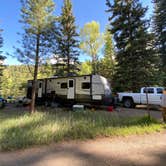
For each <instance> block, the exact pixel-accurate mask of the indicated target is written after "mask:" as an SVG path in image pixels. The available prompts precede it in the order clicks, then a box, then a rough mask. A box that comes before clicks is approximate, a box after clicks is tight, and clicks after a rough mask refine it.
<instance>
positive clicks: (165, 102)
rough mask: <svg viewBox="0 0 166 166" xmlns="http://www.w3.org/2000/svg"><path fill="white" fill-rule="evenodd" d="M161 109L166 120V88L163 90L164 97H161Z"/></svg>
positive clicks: (165, 120)
mask: <svg viewBox="0 0 166 166" xmlns="http://www.w3.org/2000/svg"><path fill="white" fill-rule="evenodd" d="M161 107H162V108H161V111H162V116H163V121H164V122H166V89H164V91H163V95H162V99H161Z"/></svg>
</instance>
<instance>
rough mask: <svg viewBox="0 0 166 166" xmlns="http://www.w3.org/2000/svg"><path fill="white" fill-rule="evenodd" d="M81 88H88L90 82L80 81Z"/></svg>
mask: <svg viewBox="0 0 166 166" xmlns="http://www.w3.org/2000/svg"><path fill="white" fill-rule="evenodd" d="M82 89H90V83H89V82H83V83H82Z"/></svg>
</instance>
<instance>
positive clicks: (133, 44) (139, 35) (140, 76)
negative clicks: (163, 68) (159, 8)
mask: <svg viewBox="0 0 166 166" xmlns="http://www.w3.org/2000/svg"><path fill="white" fill-rule="evenodd" d="M106 4H107V6H108V11H107V12H110V13H111V16H110V17H109V21H110V25H111V32H112V34H113V36H114V40H115V46H116V61H117V65H116V73H115V77H114V81H115V82H116V85H115V88H116V90H118V91H122V90H129V91H137V90H138V89H139V88H140V87H141V86H146V85H152V84H154V82H152V78H153V75H154V73H155V70H156V55H155V52H154V49H153V35H152V34H150V33H148V26H149V22H148V20H146V19H145V18H144V17H145V14H146V11H147V8H144V7H142V5H141V3H140V2H139V0H130V1H127V0H114V3H113V4H111V3H110V1H109V0H106Z"/></svg>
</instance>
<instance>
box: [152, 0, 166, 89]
mask: <svg viewBox="0 0 166 166" xmlns="http://www.w3.org/2000/svg"><path fill="white" fill-rule="evenodd" d="M154 4H155V11H154V16H153V29H154V32H155V37H156V48H157V52H158V54H159V56H160V58H161V66H160V69H161V73H163V78H162V81H163V85H164V86H165V85H166V74H165V73H166V65H165V64H166V1H165V0H154ZM161 73H160V75H161Z"/></svg>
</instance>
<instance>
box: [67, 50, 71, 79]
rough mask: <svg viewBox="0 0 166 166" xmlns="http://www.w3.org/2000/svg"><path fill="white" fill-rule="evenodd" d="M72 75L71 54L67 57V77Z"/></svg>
mask: <svg viewBox="0 0 166 166" xmlns="http://www.w3.org/2000/svg"><path fill="white" fill-rule="evenodd" d="M69 75H70V56H69V53H68V55H67V76H69Z"/></svg>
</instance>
